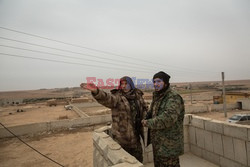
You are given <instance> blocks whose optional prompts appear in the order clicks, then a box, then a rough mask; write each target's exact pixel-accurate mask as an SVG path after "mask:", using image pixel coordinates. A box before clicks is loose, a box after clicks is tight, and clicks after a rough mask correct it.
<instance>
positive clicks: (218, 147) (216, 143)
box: [212, 133, 223, 155]
mask: <svg viewBox="0 0 250 167" xmlns="http://www.w3.org/2000/svg"><path fill="white" fill-rule="evenodd" d="M212 136H213V149H214V153H216V154H219V155H223V144H222V136H221V134H218V133H212Z"/></svg>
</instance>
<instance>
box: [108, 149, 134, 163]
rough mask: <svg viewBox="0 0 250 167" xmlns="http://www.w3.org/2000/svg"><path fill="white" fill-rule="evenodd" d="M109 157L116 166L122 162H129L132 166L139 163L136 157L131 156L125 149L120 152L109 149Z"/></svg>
mask: <svg viewBox="0 0 250 167" xmlns="http://www.w3.org/2000/svg"><path fill="white" fill-rule="evenodd" d="M107 157H108V159H109V160H110V161H111V162H112V164H114V165H115V164H118V163H122V162H127V163H130V164H135V163H137V162H138V161H137V159H136V158H135V157H133V156H131V155H130V154H129V153H127V152H126V151H125V150H124V149H120V150H111V149H108V152H107Z"/></svg>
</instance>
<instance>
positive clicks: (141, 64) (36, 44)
mask: <svg viewBox="0 0 250 167" xmlns="http://www.w3.org/2000/svg"><path fill="white" fill-rule="evenodd" d="M0 38H1V39H4V40H9V41H14V42H19V43H24V44H28V45H33V46H39V47H44V48H47V49H54V50H58V51H63V52H68V53H72V54H78V55H83V56H88V57H95V58H98V59H103V60H110V61H115V60H114V59H110V58H106V57H105V58H103V57H99V56H95V55H90V54H85V53H79V52H73V51H70V50H65V49H59V48H54V47H49V46H45V45H39V44H34V43H30V42H25V41H20V40H15V39H10V38H5V37H1V36H0ZM119 62H123V63H129V64H130V65H131V64H134V65H137V66H138V65H139V66H141V65H142V64H137V63H134V62H133V63H132V62H126V61H119ZM147 66H148V65H147ZM152 67H154V66H152Z"/></svg>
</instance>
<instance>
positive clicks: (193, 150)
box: [190, 144, 202, 157]
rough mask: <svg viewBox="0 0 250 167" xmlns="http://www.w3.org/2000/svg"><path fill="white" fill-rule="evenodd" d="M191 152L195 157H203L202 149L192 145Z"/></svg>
mask: <svg viewBox="0 0 250 167" xmlns="http://www.w3.org/2000/svg"><path fill="white" fill-rule="evenodd" d="M190 151H191V153H193V154H194V155H196V156H198V157H202V149H201V148H199V147H197V146H195V145H193V144H191V145H190Z"/></svg>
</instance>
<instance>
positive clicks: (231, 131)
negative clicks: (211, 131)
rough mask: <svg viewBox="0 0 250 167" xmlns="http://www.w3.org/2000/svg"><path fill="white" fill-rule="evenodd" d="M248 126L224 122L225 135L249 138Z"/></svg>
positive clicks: (243, 138)
mask: <svg viewBox="0 0 250 167" xmlns="http://www.w3.org/2000/svg"><path fill="white" fill-rule="evenodd" d="M247 131H248V128H247V126H244V125H238V124H229V123H225V124H224V135H225V136H231V137H235V138H238V139H242V140H247V139H248V135H247Z"/></svg>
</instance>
